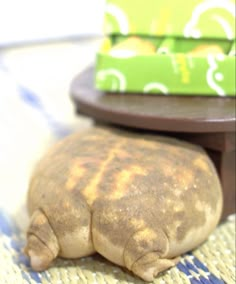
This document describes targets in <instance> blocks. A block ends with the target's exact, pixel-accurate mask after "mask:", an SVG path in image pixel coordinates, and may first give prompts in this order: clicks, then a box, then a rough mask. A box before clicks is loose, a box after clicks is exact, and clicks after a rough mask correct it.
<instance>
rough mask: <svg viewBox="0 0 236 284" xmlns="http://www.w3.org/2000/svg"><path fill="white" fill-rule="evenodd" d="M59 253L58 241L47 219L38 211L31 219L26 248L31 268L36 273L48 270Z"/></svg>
mask: <svg viewBox="0 0 236 284" xmlns="http://www.w3.org/2000/svg"><path fill="white" fill-rule="evenodd" d="M58 252H59V245H58V241H57V238H56V236H55V234H54V232H53V230H52V228H51V226H50V224H49V222H48V220H47V217H46V216H45V215H44V213H43V212H42V211H41V210H36V211H35V212H34V214H33V215H32V218H31V222H30V227H29V230H28V233H27V244H26V247H25V254H26V255H27V256H28V257H29V259H30V264H31V267H32V268H33V270H35V271H43V270H45V269H47V268H48V267H49V265H50V264H51V262H52V261H53V260H54V259H55V258H56V257H57V255H58Z"/></svg>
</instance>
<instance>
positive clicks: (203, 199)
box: [26, 128, 222, 281]
mask: <svg viewBox="0 0 236 284" xmlns="http://www.w3.org/2000/svg"><path fill="white" fill-rule="evenodd" d="M28 207H29V212H30V214H31V215H32V214H33V213H34V212H35V211H36V210H38V209H39V210H40V212H41V213H43V214H44V215H45V216H46V219H47V222H46V221H45V222H46V223H47V224H46V226H50V227H51V231H52V232H53V233H50V234H51V235H50V236H51V237H50V238H51V239H54V238H56V239H57V242H58V244H57V247H58V248H57V249H56V248H55V246H54V247H52V245H51V243H52V242H51V243H50V242H47V238H48V239H50V238H49V237H44V235H45V233H44V231H45V230H46V229H44V230H42V232H40V229H37V232H36V233H35V234H34V232H33V231H32V229H30V228H32V227H34V226H36V227H37V228H38V227H39V228H40V227H41V224H39V221H37V222H36V221H31V224H30V227H29V232H28V239H29V237H30V236H31V235H37V236H38V239H39V243H40V244H41V243H43V244H46V246H47V247H48V249H49V251H50V252H53V253H51V256H50V257H48V258H47V261H45V257H44V255H40V252H38V251H37V250H36V249H35V250H34V249H33V248H32V247H33V245H31V244H30V241H28V245H27V247H26V253H28V255H29V256H30V258H31V264H32V266H33V268H35V269H36V270H43V269H45V267H47V266H48V265H49V264H50V262H51V261H52V259H53V258H55V257H56V256H55V255H56V253H55V251H57V255H59V256H62V257H67V258H77V257H82V256H86V255H90V254H93V253H94V252H95V251H97V252H99V253H100V254H102V255H104V256H105V257H106V258H107V259H109V260H111V261H112V262H114V263H116V264H118V265H121V266H125V267H127V268H128V269H129V270H131V271H133V273H135V274H136V275H138V276H139V277H141V278H142V279H144V280H146V281H152V280H153V278H154V277H155V276H156V275H157V274H158V273H159V272H160V271H163V270H165V269H167V268H169V267H171V266H173V265H175V263H176V262H177V259H175V258H176V257H177V256H179V255H181V254H182V253H184V252H186V251H188V250H191V249H193V248H194V247H196V246H197V245H199V244H200V243H202V242H203V241H204V240H205V239H206V238H207V237H208V235H209V234H210V233H211V232H212V230H213V229H214V228H215V226H216V225H217V223H218V221H219V218H220V215H221V210H222V192H221V187H220V183H219V179H218V176H217V174H216V171H215V168H214V166H213V164H212V162H211V161H210V160H209V158H208V156H207V155H206V153H205V152H204V150H203V149H202V148H200V147H197V146H194V145H191V144H189V143H185V142H183V141H178V140H175V139H172V138H167V137H162V136H157V135H146V134H138V133H135V132H127V131H124V130H122V131H121V130H114V129H107V128H93V129H91V130H89V131H87V132H84V133H82V134H74V135H72V136H69V137H67V138H66V139H64V140H63V141H61V142H60V143H58V144H57V145H56V146H55V147H53V148H52V149H51V151H50V152H49V153H48V154H47V155H46V156H45V157H44V158H43V159H42V160H41V161H40V162H39V164H38V165H37V167H36V169H35V172H34V175H33V177H32V180H31V183H30V189H29V195H28ZM35 223H36V225H35ZM48 224H49V225H48ZM40 234H41V235H40ZM54 243H55V242H54ZM29 247H30V248H31V250H30V249H29ZM29 250H30V253H29ZM52 255H53V256H52ZM39 260H40V261H39Z"/></svg>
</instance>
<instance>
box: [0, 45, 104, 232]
mask: <svg viewBox="0 0 236 284" xmlns="http://www.w3.org/2000/svg"><path fill="white" fill-rule="evenodd" d="M98 46H99V42H98V41H91V40H90V41H83V42H77V43H70V42H66V43H65V42H64V43H57V44H50V45H41V46H28V47H24V48H22V47H21V48H16V49H6V50H0V209H1V208H3V209H4V210H6V211H8V212H10V213H11V214H13V215H14V217H15V219H16V221H17V223H18V224H19V225H20V226H21V227H25V225H26V224H27V222H28V219H27V214H26V204H25V201H26V193H27V187H28V182H29V178H30V174H31V172H32V169H33V167H34V165H35V163H36V161H37V160H38V159H39V158H40V157H41V156H42V154H43V153H44V152H45V151H46V150H47V149H48V148H49V147H50V146H51V145H52V144H53V143H55V142H56V141H57V140H58V139H62V137H63V135H64V134H63V131H64V130H65V131H68V132H67V133H70V132H73V131H82V130H83V129H84V128H87V127H89V126H90V125H91V124H92V121H91V120H90V119H85V118H84V117H78V116H75V114H74V106H73V104H72V102H71V101H70V99H69V86H70V83H71V80H72V79H73V77H74V76H76V75H77V74H78V73H79V72H81V71H82V70H84V68H86V66H88V65H90V64H93V63H94V60H95V53H96V50H97V48H98ZM27 92H29V93H28V94H27Z"/></svg>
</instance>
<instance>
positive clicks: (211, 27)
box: [95, 0, 235, 96]
mask: <svg viewBox="0 0 236 284" xmlns="http://www.w3.org/2000/svg"><path fill="white" fill-rule="evenodd" d="M104 28H105V34H106V36H107V37H106V38H105V39H104V42H103V44H102V46H101V49H100V50H99V52H98V53H97V60H96V76H95V84H96V88H97V89H98V90H102V91H107V92H119V93H129V92H139V93H151V94H165V95H176V94H177V95H208V96H211V95H212V96H235V1H231V0H189V1H184V0H176V1H170V0H165V1H164V0H163V1H162V0H159V1H156V0H147V1H141V0H140V1H134V0H109V1H108V2H107V5H106V13H105V24H104ZM134 36H135V37H138V38H139V39H140V40H142V41H143V42H146V43H147V42H150V43H151V44H152V45H153V46H154V48H155V51H154V52H152V53H143V54H142V53H135V52H132V50H128V49H127V50H123V51H121V52H117V51H116V52H114V50H113V48H114V47H115V46H116V45H117V44H119V43H122V42H124V41H125V40H127V39H129V38H133V37H134ZM199 46H202V47H207V46H212V47H214V48H215V47H218V48H219V50H221V52H208V53H207V54H201V53H199V52H198V53H196V52H195V53H194V52H193V51H194V50H197V48H198V47H199Z"/></svg>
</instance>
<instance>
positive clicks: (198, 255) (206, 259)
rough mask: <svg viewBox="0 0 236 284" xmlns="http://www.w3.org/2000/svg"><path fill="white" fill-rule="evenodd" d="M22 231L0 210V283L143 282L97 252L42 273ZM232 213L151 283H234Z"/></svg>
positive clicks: (60, 264)
mask: <svg viewBox="0 0 236 284" xmlns="http://www.w3.org/2000/svg"><path fill="white" fill-rule="evenodd" d="M24 244H25V234H24V232H23V231H22V230H20V229H19V228H18V227H17V226H16V224H15V223H14V221H13V219H11V218H10V216H9V215H8V214H6V212H4V211H1V210H0V283H1V284H13V283H17V284H23V283H24V284H28V283H32V284H35V283H47V284H48V283H50V284H106V283H109V284H116V283H121V284H131V283H137V284H141V283H144V282H143V281H141V280H140V279H138V278H136V277H133V276H132V275H131V274H130V273H129V272H128V271H125V270H123V269H121V268H119V267H117V266H115V265H113V264H111V263H110V262H108V261H106V260H105V259H104V258H102V257H101V256H99V255H95V256H93V257H87V258H83V259H80V260H73V261H72V260H63V259H59V260H57V261H55V263H54V264H53V267H52V268H50V269H48V271H46V272H43V273H36V272H33V271H32V270H31V269H30V266H29V262H28V259H27V258H26V257H25V256H24V254H23V252H22V249H23V247H24ZM235 281H236V277H235V216H231V217H230V218H229V219H228V220H227V221H226V222H225V223H223V224H221V225H220V226H218V228H217V229H216V230H215V231H214V233H213V234H212V235H211V236H210V237H209V239H208V241H207V242H205V243H204V244H203V245H202V246H200V247H199V248H198V249H196V250H195V251H192V252H190V253H188V254H186V255H184V256H183V257H182V258H181V261H180V263H179V264H178V265H177V266H176V267H173V268H172V269H170V270H168V271H167V272H165V273H163V274H161V275H160V276H159V277H158V278H156V280H155V281H154V282H153V283H154V284H165V283H173V284H177V283H184V284H185V283H186V284H189V283H191V284H197V283H199V284H200V283H201V284H208V283H209V284H221V283H228V284H234V283H235Z"/></svg>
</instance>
